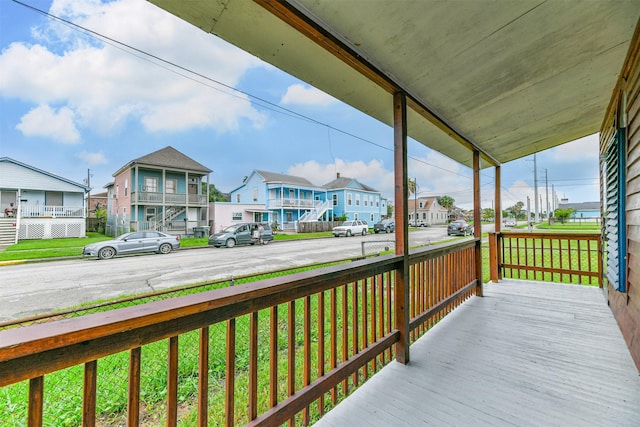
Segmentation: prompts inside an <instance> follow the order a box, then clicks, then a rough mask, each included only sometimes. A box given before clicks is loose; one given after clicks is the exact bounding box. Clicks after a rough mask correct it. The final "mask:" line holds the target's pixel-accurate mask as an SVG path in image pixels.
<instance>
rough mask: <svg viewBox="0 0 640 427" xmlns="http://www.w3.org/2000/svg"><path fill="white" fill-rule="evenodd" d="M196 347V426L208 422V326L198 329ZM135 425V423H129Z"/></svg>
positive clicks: (201, 425) (203, 425)
mask: <svg viewBox="0 0 640 427" xmlns="http://www.w3.org/2000/svg"><path fill="white" fill-rule="evenodd" d="M198 342H199V348H198V426H200V427H205V426H206V425H208V422H209V327H208V326H205V327H204V328H201V329H200V339H199V341H198ZM129 425H137V424H129Z"/></svg>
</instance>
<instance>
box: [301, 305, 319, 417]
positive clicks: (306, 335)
mask: <svg viewBox="0 0 640 427" xmlns="http://www.w3.org/2000/svg"><path fill="white" fill-rule="evenodd" d="M303 345H304V354H303V357H304V362H303V373H302V385H303V386H304V387H306V386H308V385H309V384H310V383H311V296H309V295H307V296H306V297H305V298H304V323H303ZM318 362H320V361H318ZM302 423H303V424H304V425H305V426H307V425H309V407H308V406H307V407H306V408H304V410H303V411H302Z"/></svg>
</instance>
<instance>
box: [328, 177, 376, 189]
mask: <svg viewBox="0 0 640 427" xmlns="http://www.w3.org/2000/svg"><path fill="white" fill-rule="evenodd" d="M352 183H355V184H356V188H357V189H360V190H363V191H370V192H372V193H379V191H378V190H376V189H375V188H373V187H369V186H368V185H366V184H363V183H361V182H360V181H358V180H357V179H355V178H347V177H343V176H341V177H338V178H336V179H334V180H333V181H331V182H329V183H327V184H325V185H323V186H322V187H323V188H326V189H327V190H343V189H347V188H348V189H356V188H354V187H351V186H350V185H351V184H352Z"/></svg>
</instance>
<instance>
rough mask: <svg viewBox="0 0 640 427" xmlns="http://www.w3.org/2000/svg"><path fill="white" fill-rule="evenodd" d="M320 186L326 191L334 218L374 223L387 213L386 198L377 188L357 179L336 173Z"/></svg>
mask: <svg viewBox="0 0 640 427" xmlns="http://www.w3.org/2000/svg"><path fill="white" fill-rule="evenodd" d="M322 187H323V188H324V189H326V191H327V200H330V201H331V205H332V208H333V214H334V217H335V218H340V217H343V218H346V219H348V220H350V219H361V220H365V221H367V222H368V223H369V224H374V223H376V222H378V221H380V219H381V217H383V216H386V215H387V200H386V199H385V198H384V197H382V196H381V195H380V192H379V191H378V190H376V189H374V188H371V187H369V186H368V185H365V184H363V183H361V182H360V181H358V180H357V179H354V178H347V177H342V176H340V173H338V174H337V176H336V179H334V180H333V181H331V182H329V183H327V184H325V185H323V186H322Z"/></svg>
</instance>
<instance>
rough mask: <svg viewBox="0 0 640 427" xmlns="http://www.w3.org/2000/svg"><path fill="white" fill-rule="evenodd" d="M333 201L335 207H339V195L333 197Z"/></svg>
mask: <svg viewBox="0 0 640 427" xmlns="http://www.w3.org/2000/svg"><path fill="white" fill-rule="evenodd" d="M331 199H332V200H333V206H338V195H337V194H334V195H332V196H331Z"/></svg>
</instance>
